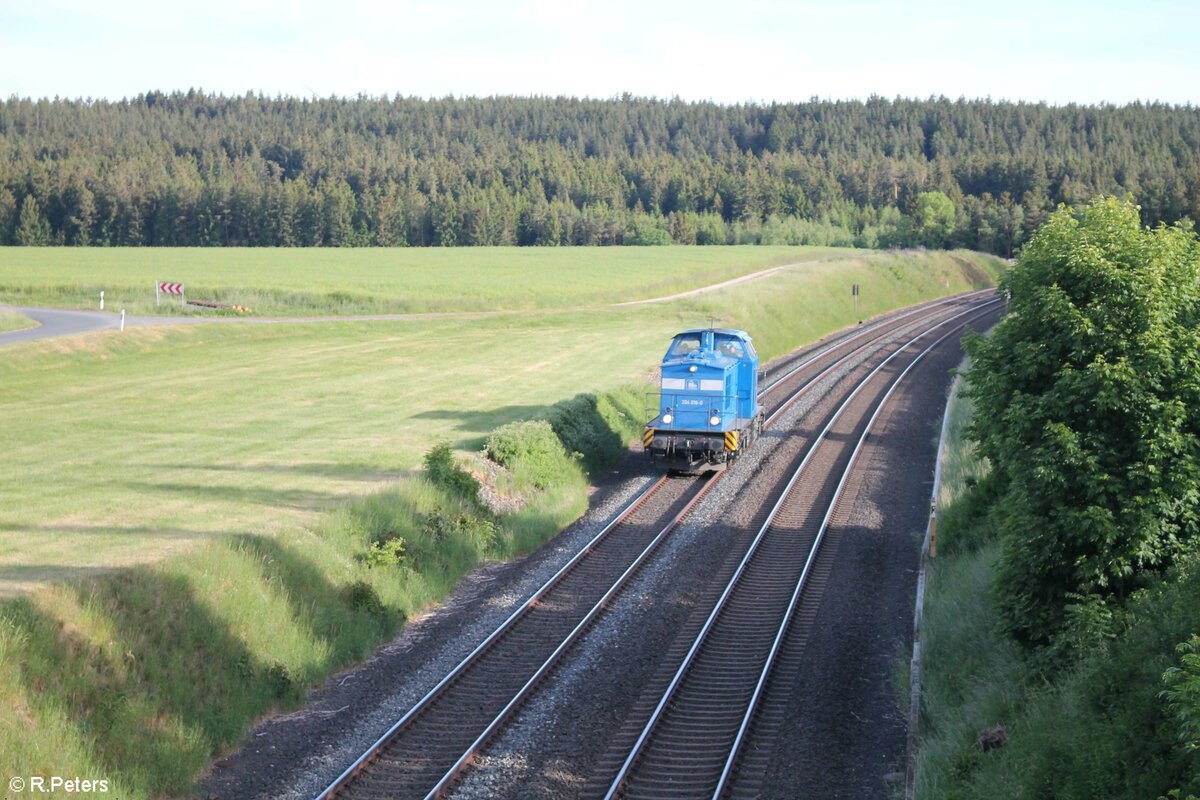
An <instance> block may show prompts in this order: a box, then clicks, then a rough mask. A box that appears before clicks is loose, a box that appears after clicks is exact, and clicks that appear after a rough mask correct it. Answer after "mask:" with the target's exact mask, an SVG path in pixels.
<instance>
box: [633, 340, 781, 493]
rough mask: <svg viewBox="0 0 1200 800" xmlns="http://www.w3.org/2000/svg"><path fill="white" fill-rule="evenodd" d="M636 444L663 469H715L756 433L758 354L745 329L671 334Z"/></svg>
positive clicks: (759, 419) (758, 419)
mask: <svg viewBox="0 0 1200 800" xmlns="http://www.w3.org/2000/svg"><path fill="white" fill-rule="evenodd" d="M655 406H657V408H656V409H654V410H651V409H647V414H646V416H647V417H651V414H653V416H652V417H651V418H650V421H649V422H647V423H646V431H645V433H644V434H643V436H642V443H643V444H644V445H645V448H646V452H647V453H649V454H650V460H651V461H652V462H653V463H655V464H658V465H661V466H663V467H666V468H667V469H668V470H672V471H677V472H696V471H699V470H701V469H705V468H708V467H717V468H721V467H722V466H724V465H725V464H727V463H729V462H731V461H733V460H734V459H735V458H737V456H738V454H740V453H741V452H743V451H744V450H745V449H746V448H748V447H749V446H750V445H751V444H752V443H753V442H754V440H755V439H757V438H758V436H759V434H760V433H761V432H762V426H763V408H762V405H761V404H759V402H758V353H756V352H754V346H753V345H751V343H750V336H749V334H747V333H746V332H745V331H735V330H729V329H725V328H703V329H702V328H696V329H693V330H688V331H684V332H683V333H680V334H678V335H676V336H675V338H674V339H673V340H672V341H671V346H670V347H669V348H667V354H666V355H665V356H663V361H662V390H661V392H660V393H659V394H658V396H657V398H656V402H655Z"/></svg>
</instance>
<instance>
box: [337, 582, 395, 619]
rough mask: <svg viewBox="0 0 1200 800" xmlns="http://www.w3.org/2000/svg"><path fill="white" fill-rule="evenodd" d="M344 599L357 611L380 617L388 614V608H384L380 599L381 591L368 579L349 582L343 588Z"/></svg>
mask: <svg viewBox="0 0 1200 800" xmlns="http://www.w3.org/2000/svg"><path fill="white" fill-rule="evenodd" d="M342 599H343V600H344V601H345V603H346V605H348V606H350V607H351V608H353V609H354V610H355V611H364V612H366V613H367V614H370V615H371V616H372V617H376V618H378V619H383V618H384V617H386V616H387V609H386V608H384V605H383V601H382V600H380V599H379V593H378V592H376V591H375V587H374V586H372V585H371V584H369V583H367V582H366V581H354V583H350V584H347V585H346V586H345V587H343V588H342Z"/></svg>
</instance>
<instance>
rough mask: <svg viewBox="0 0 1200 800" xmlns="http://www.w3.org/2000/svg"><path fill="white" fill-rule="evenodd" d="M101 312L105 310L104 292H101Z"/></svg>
mask: <svg viewBox="0 0 1200 800" xmlns="http://www.w3.org/2000/svg"><path fill="white" fill-rule="evenodd" d="M100 310H101V311H103V310H104V290H103V289H101V290H100Z"/></svg>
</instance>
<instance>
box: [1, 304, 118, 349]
mask: <svg viewBox="0 0 1200 800" xmlns="http://www.w3.org/2000/svg"><path fill="white" fill-rule="evenodd" d="M4 308H10V309H12V310H13V311H19V312H20V313H21V314H23V315H24V316H26V317H29V318H30V319H32V320H34V321H35V322H38V323H41V324H39V325H38V326H37V327H36V328H26V329H25V330H23V331H9V332H8V333H0V347H3V346H4V345H6V344H15V343H17V342H31V341H34V340H36V339H52V338H54V337H56V336H74V335H75V334H79V333H90V332H91V331H99V330H103V329H105V328H116V327H118V326H119V325H120V324H121V317H120V315H119V314H110V313H107V312H104V311H65V310H62V309H56V308H24V307H21V306H4Z"/></svg>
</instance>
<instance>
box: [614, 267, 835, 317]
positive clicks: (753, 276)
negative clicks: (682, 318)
mask: <svg viewBox="0 0 1200 800" xmlns="http://www.w3.org/2000/svg"><path fill="white" fill-rule="evenodd" d="M820 263H821V262H820V261H797V262H796V263H794V264H781V265H779V266H778V267H769V268H767V269H763V270H759V271H758V272H751V273H750V274H749V275H743V276H741V277H740V278H730V279H729V280H727V281H721V282H720V283H714V284H712V285H710V286H701V287H700V288H699V289H689V290H688V291H686V292H676V293H675V294H668V295H664V296H663V297H651V298H649V299H648V300H627V301H625V302H624V303H613V307H614V308H617V307H620V306H638V305H643V304H645V303H666V302H668V301H671V300H679V299H680V298H683V297H694V296H695V295H698V294H704V293H706V292H715V291H718V290H720V289H725V288H727V287H729V286H736V285H737V284H739V283H748V282H749V281H757V280H760V279H762V278H766V277H769V276H771V275H774V274H776V273H778V272H783V271H784V270H788V269H793V268H795V267H805V266H809V265H811V264H820Z"/></svg>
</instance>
